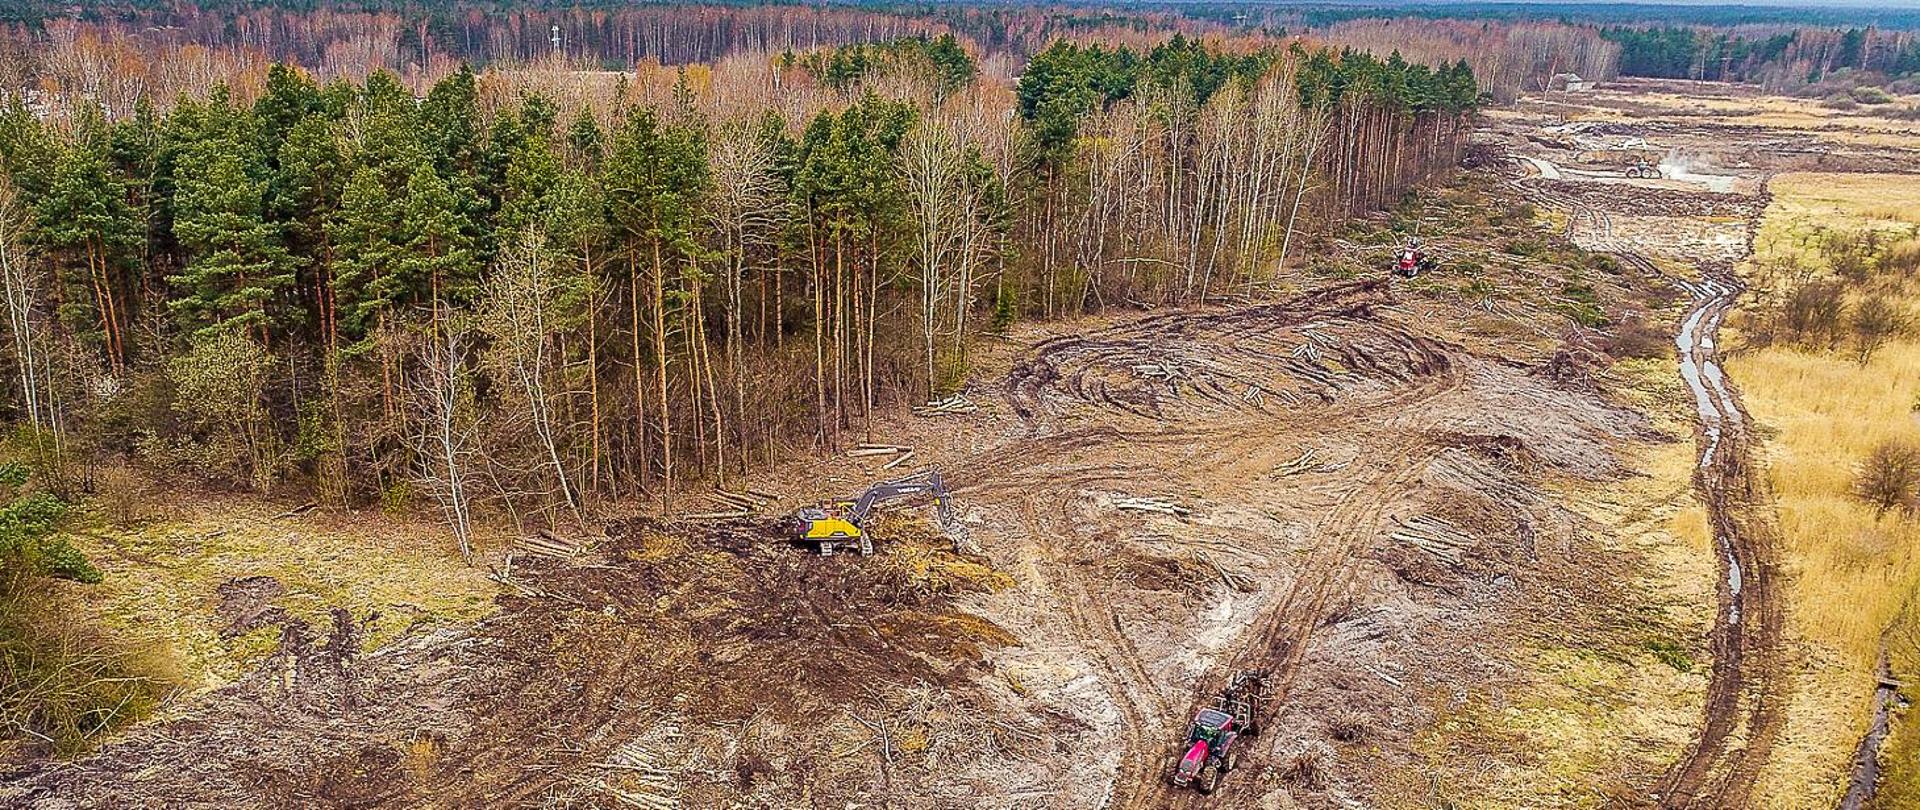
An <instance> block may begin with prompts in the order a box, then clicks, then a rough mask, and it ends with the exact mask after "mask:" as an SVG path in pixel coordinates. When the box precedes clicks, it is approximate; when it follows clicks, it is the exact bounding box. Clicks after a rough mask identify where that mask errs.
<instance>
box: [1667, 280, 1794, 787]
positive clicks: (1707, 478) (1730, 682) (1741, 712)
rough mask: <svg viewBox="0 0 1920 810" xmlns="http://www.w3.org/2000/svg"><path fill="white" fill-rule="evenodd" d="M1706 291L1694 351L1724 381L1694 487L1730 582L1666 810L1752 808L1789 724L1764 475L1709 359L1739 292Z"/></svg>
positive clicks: (1736, 407) (1715, 287) (1671, 775)
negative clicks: (1697, 715)
mask: <svg viewBox="0 0 1920 810" xmlns="http://www.w3.org/2000/svg"><path fill="white" fill-rule="evenodd" d="M1703 289H1704V291H1705V292H1706V294H1704V295H1702V296H1701V297H1700V300H1699V303H1698V304H1697V305H1696V309H1695V312H1697V313H1699V314H1700V318H1701V322H1702V323H1703V324H1706V326H1707V328H1705V329H1704V330H1702V331H1700V332H1699V333H1697V334H1695V335H1693V345H1692V347H1691V349H1692V357H1693V358H1700V360H1699V362H1700V363H1702V364H1703V365H1702V367H1703V368H1708V369H1711V376H1710V377H1708V380H1709V382H1713V381H1715V380H1717V381H1718V382H1715V383H1714V384H1713V385H1712V386H1710V387H1711V388H1712V389H1714V393H1713V394H1712V402H1711V404H1712V407H1713V408H1714V409H1716V410H1717V411H1718V421H1717V424H1716V422H1715V420H1714V419H1712V418H1709V417H1707V415H1706V414H1705V413H1704V412H1703V415H1702V416H1703V419H1702V424H1701V426H1700V430H1699V437H1700V442H1701V443H1702V444H1703V445H1704V446H1705V447H1706V448H1707V449H1706V451H1705V457H1704V458H1703V462H1702V465H1701V467H1700V469H1699V470H1698V472H1697V473H1696V474H1695V476H1694V485H1695V488H1696V491H1697V492H1698V493H1699V497H1700V499H1701V500H1702V501H1703V502H1704V503H1705V505H1706V507H1707V513H1708V518H1709V522H1710V523H1711V525H1712V528H1713V535H1714V540H1715V542H1716V544H1718V545H1719V547H1720V548H1721V549H1722V550H1723V552H1724V554H1725V555H1726V558H1725V559H1723V560H1722V570H1724V571H1726V573H1725V574H1724V575H1723V576H1722V579H1721V582H1720V587H1719V592H1720V601H1721V606H1720V611H1719V615H1718V617H1717V619H1716V621H1715V623H1714V627H1713V630H1712V635H1711V637H1710V639H1709V641H1710V646H1711V648H1712V650H1713V669H1712V671H1711V674H1710V676H1709V679H1708V684H1707V700H1706V706H1705V708H1704V709H1703V710H1702V720H1701V726H1700V731H1699V733H1698V734H1697V735H1696V736H1695V739H1694V741H1693V743H1692V744H1690V745H1689V746H1688V748H1687V751H1686V753H1685V755H1683V756H1682V757H1681V759H1680V761H1678V762H1676V763H1675V764H1674V766H1673V768H1672V770H1670V771H1668V773H1667V775H1666V776H1665V777H1664V778H1663V779H1662V780H1661V781H1660V784H1659V785H1658V788H1657V795H1656V798H1657V800H1658V801H1659V803H1660V805H1661V806H1662V807H1671V808H1716V807H1745V806H1747V805H1748V804H1749V803H1750V802H1751V799H1752V794H1753V790H1754V786H1755V783H1756V782H1757V781H1758V778H1759V773H1760V769H1761V768H1762V767H1763V766H1765V764H1766V762H1767V759H1768V756H1769V755H1770V754H1771V752H1772V748H1773V745H1774V742H1775V741H1776V739H1777V738H1778V736H1779V733H1780V730H1781V727H1782V726H1783V725H1784V724H1785V722H1786V717H1785V715H1784V714H1783V711H1782V710H1783V709H1784V704H1785V700H1784V696H1785V690H1786V688H1787V677H1788V673H1787V668H1786V662H1785V661H1784V658H1783V648H1782V642H1783V637H1784V633H1785V624H1786V615H1785V605H1784V595H1783V594H1782V593H1780V587H1781V586H1780V582H1779V574H1778V563H1777V561H1776V559H1775V556H1774V546H1775V543H1774V533H1773V525H1772V522H1771V514H1772V504H1771V500H1770V496H1769V494H1768V486H1767V481H1766V474H1765V470H1764V469H1761V468H1759V467H1758V466H1757V465H1756V463H1755V459H1756V455H1757V454H1756V452H1755V450H1756V447H1755V445H1756V442H1757V440H1756V439H1755V438H1754V437H1753V436H1752V434H1751V433H1750V431H1749V430H1748V429H1747V425H1748V423H1749V420H1748V418H1747V415H1746V411H1745V409H1744V408H1743V407H1742V406H1741V404H1740V401H1739V395H1738V392H1737V391H1736V390H1735V389H1733V387H1732V384H1731V382H1728V381H1726V380H1725V378H1724V376H1722V375H1721V374H1720V372H1719V371H1718V366H1717V364H1714V361H1713V359H1712V351H1713V350H1712V345H1713V343H1712V342H1713V340H1714V337H1715V334H1716V333H1717V331H1718V325H1719V322H1720V319H1721V318H1722V317H1723V316H1724V315H1725V313H1726V312H1727V311H1728V310H1730V309H1731V308H1732V307H1733V304H1734V301H1735V300H1736V299H1737V297H1738V295H1739V293H1740V291H1741V290H1742V288H1741V286H1740V285H1739V283H1738V282H1737V281H1735V280H1734V279H1732V278H1731V277H1728V276H1725V275H1714V276H1709V279H1708V282H1707V286H1706V287H1704V288H1703ZM1688 359H1691V358H1688ZM1686 361H1687V360H1683V362H1686Z"/></svg>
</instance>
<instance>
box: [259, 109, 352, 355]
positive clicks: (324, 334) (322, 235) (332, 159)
mask: <svg viewBox="0 0 1920 810" xmlns="http://www.w3.org/2000/svg"><path fill="white" fill-rule="evenodd" d="M275 162H276V163H277V164H278V165H277V168H276V170H275V172H274V175H273V182H272V184H271V188H270V190H269V194H270V195H271V199H270V201H269V206H268V210H269V212H270V215H271V216H272V217H273V219H274V220H275V221H276V222H279V223H280V224H281V227H282V234H283V235H284V237H285V240H286V245H287V251H288V252H289V253H290V254H292V255H294V256H296V257H299V258H300V259H301V261H300V265H299V269H300V273H299V278H298V280H297V282H296V283H297V285H298V286H297V291H298V292H297V296H296V297H297V298H298V299H299V301H300V302H301V304H302V305H303V309H304V310H305V311H306V313H307V314H308V316H309V322H310V323H312V324H315V325H316V326H317V328H318V330H319V334H320V337H321V339H322V340H323V341H324V342H325V345H326V346H327V348H329V349H332V348H337V346H336V345H335V340H336V339H337V337H338V333H337V331H336V329H335V326H336V324H337V320H336V319H337V317H338V310H337V307H336V305H335V302H334V300H333V273H334V266H333V265H334V250H333V242H332V240H331V239H329V238H328V234H327V223H328V222H329V220H330V219H331V218H332V217H333V215H334V212H335V211H337V210H338V209H339V207H340V196H341V193H342V187H343V186H344V185H345V184H346V173H347V170H348V167H347V161H346V158H345V156H344V155H342V154H341V152H340V144H339V142H338V140H337V139H336V137H335V135H334V131H333V122H332V121H331V120H329V119H328V118H326V117H325V116H323V115H319V114H314V115H308V116H306V117H304V118H301V119H300V120H299V121H298V122H297V123H295V124H294V125H293V128H292V129H291V130H290V131H289V132H288V133H287V137H286V140H285V141H284V142H282V143H281V145H280V153H279V155H278V159H277V160H276V161H275Z"/></svg>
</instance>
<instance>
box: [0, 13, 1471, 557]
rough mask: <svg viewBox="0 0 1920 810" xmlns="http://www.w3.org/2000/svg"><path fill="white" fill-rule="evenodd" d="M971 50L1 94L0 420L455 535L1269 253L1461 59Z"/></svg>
mask: <svg viewBox="0 0 1920 810" xmlns="http://www.w3.org/2000/svg"><path fill="white" fill-rule="evenodd" d="M967 54H968V52H967V51H966V50H965V49H963V48H960V47H958V46H957V43H956V42H955V41H954V40H952V39H950V38H941V37H915V38H910V39H906V40H902V41H899V42H895V43H891V44H887V45H884V46H849V47H846V48H842V49H837V50H834V51H831V52H826V53H812V54H795V55H794V56H792V57H791V58H786V57H776V58H774V59H773V63H772V64H771V65H763V66H760V67H751V66H736V67H735V68H729V69H726V70H721V69H702V70H692V69H686V70H680V71H657V72H656V73H654V74H643V75H638V76H636V77H634V78H633V79H632V80H633V81H636V82H643V83H644V82H651V83H652V84H650V85H649V86H647V87H638V86H630V85H629V84H628V83H627V82H628V79H622V80H621V81H620V83H619V84H618V85H617V86H615V87H614V89H613V90H612V91H611V93H612V95H611V98H610V99H609V100H607V101H605V102H604V103H578V102H576V101H563V100H557V99H556V98H555V97H551V96H547V95H542V94H541V93H539V92H535V91H529V90H527V89H526V88H524V87H522V88H519V89H517V90H515V89H513V88H503V87H502V86H500V85H498V84H496V83H495V79H494V78H490V77H488V76H483V75H477V74H475V73H474V72H472V71H468V70H464V69H463V70H459V71H457V72H455V73H453V74H452V75H450V76H448V77H447V78H445V79H442V80H441V81H439V82H437V83H436V84H434V85H433V86H432V87H431V88H429V89H427V90H426V92H424V93H422V94H420V95H419V96H418V97H416V95H415V93H414V92H413V91H410V90H409V89H407V88H406V87H405V86H404V85H403V84H402V83H401V82H400V81H399V80H398V79H397V78H396V77H394V76H393V75H391V74H388V73H385V72H376V73H374V74H372V75H371V76H370V77H369V78H368V79H367V80H366V81H365V82H352V81H347V80H333V81H328V82H325V83H321V82H317V81H315V80H313V79H311V78H309V77H308V76H307V75H306V74H305V73H304V72H303V71H301V70H299V69H297V68H293V67H289V66H285V65H279V66H275V67H274V68H272V70H271V71H270V72H269V74H268V76H267V78H266V81H265V82H264V86H263V87H262V88H261V89H260V90H259V91H258V92H257V93H256V94H254V95H253V96H252V97H250V98H249V97H244V96H241V95H238V94H236V92H235V91H234V90H233V89H231V88H229V87H227V86H226V85H224V84H222V83H219V82H215V83H213V84H212V85H210V86H209V87H208V88H207V89H206V90H205V91H204V92H199V93H186V94H182V95H181V96H180V97H178V98H176V99H172V100H167V101H166V103H165V104H161V103H159V102H160V101H162V100H157V99H150V98H141V99H139V100H138V101H137V102H136V103H135V104H134V109H133V111H132V112H131V113H130V114H127V115H121V116H113V117H109V116H106V115H103V114H102V113H101V111H100V110H99V109H98V108H97V107H95V106H93V105H91V104H90V103H87V102H85V101H84V100H80V99H68V100H67V103H68V104H69V105H70V109H66V110H64V111H62V112H60V113H59V114H49V113H48V112H47V111H46V110H44V109H43V110H36V109H33V108H30V107H29V106H27V105H26V103H25V102H24V101H23V100H22V99H19V98H16V99H14V100H13V101H11V102H10V103H9V104H8V105H7V107H6V109H5V111H4V113H0V169H4V173H3V176H4V180H0V260H4V261H0V265H4V270H5V272H4V273H0V282H4V283H0V292H4V295H5V299H6V303H7V310H8V315H7V326H8V331H9V334H10V335H11V338H12V340H11V346H10V349H11V351H9V352H8V355H9V361H10V363H11V364H12V373H11V374H9V376H8V379H9V387H10V388H11V389H12V391H11V394H12V396H11V397H9V400H10V401H11V403H13V409H14V410H13V414H12V416H13V419H14V420H15V421H16V423H18V424H20V425H22V426H23V430H24V431H25V433H23V437H24V438H23V440H25V441H27V442H28V444H29V445H30V446H32V447H34V448H36V449H37V450H39V451H40V452H41V453H42V456H41V458H42V460H43V462H44V463H43V465H42V466H43V470H42V472H43V475H44V476H45V477H46V479H47V480H49V481H51V482H54V483H55V485H56V486H66V487H73V486H79V485H80V484H81V482H82V481H84V480H85V479H86V478H87V477H88V475H89V474H90V473H89V471H90V470H94V469H99V468H101V467H103V466H109V467H110V466H118V465H121V464H123V463H125V461H126V460H133V461H135V462H137V463H140V464H142V465H146V466H147V467H150V468H152V469H155V470H158V471H161V472H162V473H164V474H168V475H173V476H178V477H181V478H190V479H197V480H200V481H203V482H206V483H209V484H213V485H219V486H232V487H243V488H252V489H256V490H261V491H268V490H286V489H291V490H293V491H295V492H299V493H307V494H310V495H311V497H314V498H315V499H317V500H321V501H323V502H327V503H337V504H361V505H365V504H375V503H380V504H386V505H389V506H394V507H406V506H407V505H410V504H418V505H420V506H427V505H437V506H439V507H440V508H441V509H442V510H443V511H444V514H445V515H446V516H447V518H448V521H449V523H450V525H452V526H453V527H454V529H455V533H456V534H457V535H458V536H459V537H460V539H461V543H462V547H463V550H465V549H466V548H467V546H468V543H467V540H468V535H469V531H470V527H471V525H472V523H473V521H475V520H479V519H483V518H484V517H487V516H491V517H495V518H508V519H512V520H514V521H516V522H535V523H540V522H548V521H559V522H567V521H573V520H578V519H581V518H582V517H583V516H584V515H586V514H589V513H590V512H591V511H592V510H593V509H594V508H595V506H596V504H599V503H601V502H604V501H606V500H608V499H620V498H634V497H640V496H642V495H646V494H655V495H664V494H665V493H667V492H670V491H672V490H673V489H675V488H676V486H677V484H676V482H682V483H684V482H686V481H688V480H696V479H697V480H701V481H723V480H725V479H726V478H727V477H728V476H731V475H735V474H738V473H739V472H740V471H741V470H743V469H745V468H747V467H748V465H754V464H764V463H771V462H776V461H777V460H778V458H779V457H780V456H781V454H783V453H785V452H787V451H788V450H789V449H791V448H800V447H809V446H820V445H825V446H834V445H837V444H838V443H839V442H841V441H842V440H843V438H844V437H848V436H853V435H860V434H862V433H863V431H864V430H865V429H866V426H867V425H869V424H870V423H871V419H872V418H873V417H874V415H875V414H876V413H879V412H880V411H881V410H883V409H886V408H889V407H898V406H899V405H900V404H902V403H913V402H920V401H924V400H926V399H928V398H930V397H934V396H939V395H943V394H945V393H948V392H951V391H953V390H955V386H957V385H958V384H960V383H961V382H962V381H963V380H964V379H965V375H966V371H967V368H968V358H969V351H968V343H969V340H970V339H971V338H973V337H975V336H977V335H979V334H980V333H982V332H988V331H995V330H1000V329H1004V328H1006V327H1007V326H1008V325H1009V324H1011V323H1013V322H1015V321H1017V320H1021V319H1027V318H1049V317H1061V316H1068V315H1073V314H1077V313H1084V312H1091V311H1099V310H1102V309H1106V308H1110V307H1116V306H1119V307H1133V306H1142V305H1146V306H1153V305H1165V304H1176V303H1182V302H1191V301H1200V300H1207V299H1212V298H1217V297H1219V296H1222V295H1244V294H1248V293H1249V292H1251V291H1256V290H1259V289H1262V288H1264V286H1265V285H1268V284H1270V283H1272V282H1273V281H1274V279H1275V278H1276V274H1278V273H1282V272H1283V270H1282V269H1281V268H1283V267H1285V266H1286V265H1288V264H1290V263H1291V264H1295V265H1297V264H1299V263H1300V262H1301V261H1302V259H1301V255H1302V253H1303V249H1302V247H1301V246H1302V244H1303V243H1305V242H1306V241H1308V240H1309V239H1310V238H1312V237H1313V236H1314V235H1315V234H1320V233H1325V232H1326V229H1327V228H1329V227H1331V226H1332V225H1333V223H1336V222H1338V221H1340V220H1341V219H1343V218H1344V217H1346V216H1348V215H1350V214H1352V213H1355V212H1359V211H1363V210H1367V209H1372V208H1379V207H1383V206H1387V205H1391V204H1393V203H1394V202H1395V201H1397V200H1398V199H1399V198H1400V197H1401V195H1402V194H1403V193H1404V192H1405V191H1406V190H1407V189H1409V188H1410V187H1412V186H1413V185H1414V184H1416V183H1420V182H1426V181H1429V180H1431V179H1432V178H1435V177H1437V176H1440V175H1441V174H1443V173H1445V172H1447V171H1449V170H1450V168H1451V167H1452V166H1454V165H1455V164H1456V163H1457V161H1458V157H1459V151H1460V149H1461V148H1462V147H1463V144H1464V136H1465V132H1466V124H1465V121H1464V114H1465V113H1467V112H1468V111H1470V110H1471V109H1472V108H1473V106H1474V105H1475V103H1476V102H1477V100H1478V98H1479V95H1480V93H1479V91H1478V89H1477V87H1476V84H1475V81H1474V77H1473V75H1472V72H1471V70H1470V69H1469V68H1467V67H1466V66H1465V65H1464V64H1462V63H1457V62H1456V63H1453V64H1449V65H1444V66H1441V67H1440V68H1438V69H1435V68H1430V67H1428V66H1426V65H1418V64H1411V63H1408V62H1406V61H1405V60H1402V59H1399V58H1398V57H1397V56H1393V57H1389V58H1387V59H1376V58H1373V57H1371V56H1367V55H1365V54H1361V53H1356V52H1350V51H1335V50H1325V49H1319V50H1313V49H1308V48H1306V47H1304V46H1300V45H1297V44H1296V45H1294V46H1291V47H1286V48H1280V47H1273V48H1268V49H1265V50H1260V51H1253V52H1232V53H1230V52H1226V51H1221V50H1217V49H1215V48H1212V47H1209V46H1207V45H1205V44H1202V43H1200V42H1197V41H1194V40H1189V39H1185V38H1183V37H1175V38H1173V39H1171V40H1168V41H1165V42H1162V43H1160V44H1158V45H1156V46H1154V47H1152V48H1146V49H1140V48H1133V47H1128V46H1117V45H1101V44H1090V45H1084V44H1076V43H1069V42H1060V43H1056V44H1055V45H1054V46H1052V47H1050V48H1049V49H1047V50H1045V51H1043V52H1042V53H1041V54H1039V55H1038V56H1036V58H1035V59H1034V60H1033V62H1032V63H1031V64H1030V65H1028V68H1027V70H1026V71H1025V72H1024V74H1023V75H1022V77H1021V79H1020V81H1019V83H1018V85H1017V86H1016V87H1013V88H1008V87H1006V86H1005V85H1004V84H1002V83H999V82H989V81H985V80H982V79H979V78H977V77H975V76H974V75H973V74H974V72H975V66H974V65H972V63H971V62H970V61H967V62H965V63H964V65H963V64H962V62H961V59H962V57H967ZM968 58H969V59H970V57H968ZM962 73H965V74H966V76H965V81H961V80H960V79H961V74H962ZM559 78H564V74H561V76H560V77H559ZM755 82H760V84H755ZM642 99H645V100H646V101H644V102H643V101H642ZM44 101H45V100H44V99H42V102H43V103H44Z"/></svg>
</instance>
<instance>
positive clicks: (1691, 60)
mask: <svg viewBox="0 0 1920 810" xmlns="http://www.w3.org/2000/svg"><path fill="white" fill-rule="evenodd" d="M1601 36H1603V37H1605V38H1606V39H1608V40H1609V41H1612V42H1617V43H1619V44H1620V63H1619V69H1620V73H1621V74H1622V75H1627V76H1652V77H1658V78H1668V79H1711V80H1716V81H1734V82H1754V83H1759V84H1764V85H1767V86H1768V87H1770V88H1774V89H1791V88H1794V87H1797V86H1799V85H1805V84H1814V83H1817V82H1820V81H1822V80H1823V79H1825V78H1826V77H1828V76H1829V75H1831V74H1834V73H1836V72H1839V71H1848V70H1852V71H1865V72H1873V73H1880V74H1885V75H1887V76H1891V77H1899V76H1906V75H1911V74H1914V73H1920V36H1915V35H1914V34H1913V33H1912V32H1910V31H1887V30H1882V29H1875V28H1847V29H1815V28H1780V29H1776V30H1770V31H1765V32H1759V33H1754V32H1749V31H1745V30H1740V31H1713V30H1707V29H1696V28H1682V27H1672V26H1660V27H1650V28H1629V27H1616V28H1608V29H1605V30H1603V31H1602V32H1601Z"/></svg>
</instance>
